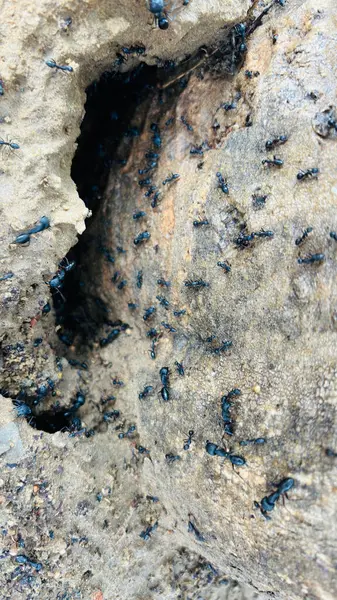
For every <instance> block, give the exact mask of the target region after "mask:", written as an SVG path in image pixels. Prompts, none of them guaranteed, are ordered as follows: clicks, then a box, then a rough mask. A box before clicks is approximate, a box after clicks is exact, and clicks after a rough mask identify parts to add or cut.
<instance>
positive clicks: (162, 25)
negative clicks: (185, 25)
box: [158, 17, 169, 29]
mask: <svg viewBox="0 0 337 600" xmlns="http://www.w3.org/2000/svg"><path fill="white" fill-rule="evenodd" d="M168 26H169V22H168V18H167V17H160V19H158V27H159V29H167V28H168Z"/></svg>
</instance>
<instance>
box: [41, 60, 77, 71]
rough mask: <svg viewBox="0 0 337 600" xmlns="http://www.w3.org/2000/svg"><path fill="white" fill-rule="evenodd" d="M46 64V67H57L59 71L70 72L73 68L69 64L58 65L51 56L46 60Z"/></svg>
mask: <svg viewBox="0 0 337 600" xmlns="http://www.w3.org/2000/svg"><path fill="white" fill-rule="evenodd" d="M46 65H47V67H50V68H51V69H59V70H60V71H63V72H68V73H72V72H73V70H74V69H73V68H72V67H70V66H69V65H58V64H57V63H56V62H55V60H54V59H53V58H51V59H50V60H46Z"/></svg>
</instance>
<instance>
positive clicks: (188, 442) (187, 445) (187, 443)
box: [184, 429, 194, 450]
mask: <svg viewBox="0 0 337 600" xmlns="http://www.w3.org/2000/svg"><path fill="white" fill-rule="evenodd" d="M193 436H194V431H193V429H190V430H189V432H188V438H187V439H186V440H184V450H189V449H190V445H191V442H192V438H193Z"/></svg>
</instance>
